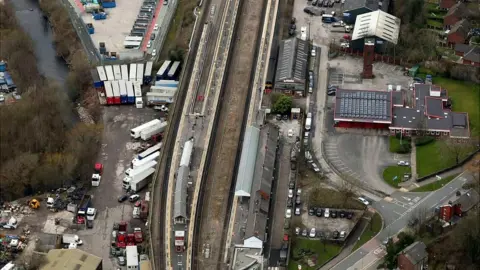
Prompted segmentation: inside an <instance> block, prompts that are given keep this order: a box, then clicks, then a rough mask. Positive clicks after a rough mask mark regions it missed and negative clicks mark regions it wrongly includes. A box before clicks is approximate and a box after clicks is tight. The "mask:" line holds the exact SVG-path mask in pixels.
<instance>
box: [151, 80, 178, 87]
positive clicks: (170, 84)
mask: <svg viewBox="0 0 480 270" xmlns="http://www.w3.org/2000/svg"><path fill="white" fill-rule="evenodd" d="M155 86H164V87H178V81H174V80H159V81H156V82H155Z"/></svg>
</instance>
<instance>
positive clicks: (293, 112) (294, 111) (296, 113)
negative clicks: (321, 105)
mask: <svg viewBox="0 0 480 270" xmlns="http://www.w3.org/2000/svg"><path fill="white" fill-rule="evenodd" d="M300 112H301V110H300V108H292V110H291V114H290V117H291V119H292V120H293V119H299V118H300Z"/></svg>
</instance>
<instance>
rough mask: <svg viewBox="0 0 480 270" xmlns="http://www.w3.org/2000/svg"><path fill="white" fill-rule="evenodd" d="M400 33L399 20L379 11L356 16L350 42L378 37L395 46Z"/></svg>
mask: <svg viewBox="0 0 480 270" xmlns="http://www.w3.org/2000/svg"><path fill="white" fill-rule="evenodd" d="M399 33H400V19H399V18H397V17H395V16H393V15H390V14H388V13H386V12H383V11H381V10H377V11H373V12H369V13H365V14H361V15H358V16H357V20H356V21H355V27H354V29H353V36H352V40H357V39H362V38H367V37H378V38H381V39H383V40H385V41H387V42H390V43H393V44H397V42H398V34H399Z"/></svg>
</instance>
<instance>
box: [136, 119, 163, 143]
mask: <svg viewBox="0 0 480 270" xmlns="http://www.w3.org/2000/svg"><path fill="white" fill-rule="evenodd" d="M166 128H167V122H162V123H160V124H158V125H154V126H151V127H148V128H146V129H144V130H142V131H140V138H141V139H142V140H144V141H148V140H150V138H152V136H153V135H155V134H158V133H160V132H163V131H165V129H166Z"/></svg>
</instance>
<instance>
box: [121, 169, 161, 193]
mask: <svg viewBox="0 0 480 270" xmlns="http://www.w3.org/2000/svg"><path fill="white" fill-rule="evenodd" d="M154 172H155V169H154V168H149V169H147V170H145V171H143V172H142V173H140V174H137V175H134V176H131V177H130V176H126V177H125V178H124V179H123V188H124V189H126V190H131V191H133V192H138V191H140V190H141V189H142V188H144V187H145V186H146V185H148V182H149V180H150V178H149V176H150V175H152V174H153V173H154Z"/></svg>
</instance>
